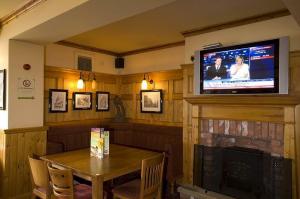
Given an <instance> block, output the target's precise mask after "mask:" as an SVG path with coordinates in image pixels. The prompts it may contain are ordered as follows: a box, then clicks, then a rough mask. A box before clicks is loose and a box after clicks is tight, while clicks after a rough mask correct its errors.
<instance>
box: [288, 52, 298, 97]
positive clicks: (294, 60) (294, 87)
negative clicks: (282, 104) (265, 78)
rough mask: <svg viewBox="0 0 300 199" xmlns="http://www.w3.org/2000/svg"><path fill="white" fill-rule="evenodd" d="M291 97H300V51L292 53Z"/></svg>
mask: <svg viewBox="0 0 300 199" xmlns="http://www.w3.org/2000/svg"><path fill="white" fill-rule="evenodd" d="M289 61H290V67H289V69H290V85H289V88H290V90H289V93H290V95H297V96H300V85H299V77H300V51H295V52H291V53H290V60H289Z"/></svg>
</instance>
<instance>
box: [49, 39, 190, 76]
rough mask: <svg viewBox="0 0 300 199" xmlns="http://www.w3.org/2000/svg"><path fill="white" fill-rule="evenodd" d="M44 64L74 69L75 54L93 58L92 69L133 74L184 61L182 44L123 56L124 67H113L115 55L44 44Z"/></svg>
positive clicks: (177, 67) (178, 64)
mask: <svg viewBox="0 0 300 199" xmlns="http://www.w3.org/2000/svg"><path fill="white" fill-rule="evenodd" d="M45 52H46V53H45V54H46V58H45V59H46V63H45V64H46V65H47V66H56V67H64V68H72V69H76V68H77V66H76V62H75V61H76V59H75V58H76V55H77V54H82V55H87V56H91V57H93V58H94V63H93V71H95V72H101V73H108V74H133V73H143V72H152V71H162V70H173V69H179V68H180V65H181V64H183V63H184V46H177V47H172V48H165V49H161V50H155V51H150V52H145V53H139V54H134V55H129V56H125V57H124V59H125V68H124V69H115V57H114V56H110V55H105V54H101V53H96V52H91V51H86V50H81V49H77V48H72V47H67V46H62V45H57V44H50V45H47V46H46V50H45Z"/></svg>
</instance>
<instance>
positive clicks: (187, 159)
mask: <svg viewBox="0 0 300 199" xmlns="http://www.w3.org/2000/svg"><path fill="white" fill-rule="evenodd" d="M182 73H183V82H182V85H183V86H182V89H183V97H187V96H190V95H192V94H193V88H192V84H193V65H182ZM182 106H183V110H182V112H183V117H182V120H183V121H182V123H183V179H182V180H183V183H192V174H193V173H192V169H191V167H192V165H193V162H192V159H191V158H192V157H191V153H190V152H191V150H192V149H191V142H192V111H191V110H192V105H191V104H189V103H188V102H187V101H185V100H183V102H182Z"/></svg>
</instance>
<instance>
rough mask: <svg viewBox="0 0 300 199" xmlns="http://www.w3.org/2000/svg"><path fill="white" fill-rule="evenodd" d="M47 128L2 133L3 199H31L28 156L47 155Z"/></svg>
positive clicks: (11, 130) (0, 184)
mask: <svg viewBox="0 0 300 199" xmlns="http://www.w3.org/2000/svg"><path fill="white" fill-rule="evenodd" d="M46 132H47V128H44V127H40V128H26V129H10V130H5V131H4V132H1V135H0V141H1V143H0V146H1V183H0V186H1V187H0V190H1V196H2V198H15V197H16V196H18V197H19V198H29V197H30V192H31V183H30V170H29V165H28V155H32V154H33V153H35V154H37V155H45V154H46V139H47V134H46Z"/></svg>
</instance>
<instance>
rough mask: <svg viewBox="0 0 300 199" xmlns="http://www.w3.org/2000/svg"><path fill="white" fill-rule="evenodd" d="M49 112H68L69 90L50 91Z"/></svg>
mask: <svg viewBox="0 0 300 199" xmlns="http://www.w3.org/2000/svg"><path fill="white" fill-rule="evenodd" d="M49 112H50V113H65V112H68V90H63V89H49Z"/></svg>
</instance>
